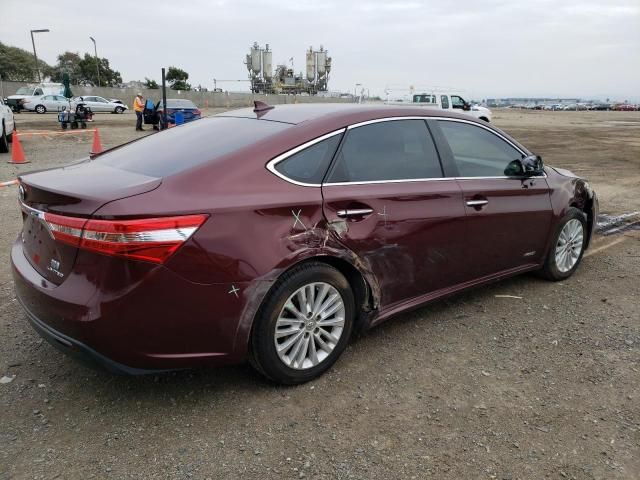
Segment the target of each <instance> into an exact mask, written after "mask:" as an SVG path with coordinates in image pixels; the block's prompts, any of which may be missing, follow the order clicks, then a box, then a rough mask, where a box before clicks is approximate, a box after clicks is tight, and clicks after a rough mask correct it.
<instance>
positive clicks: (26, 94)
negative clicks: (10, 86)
mask: <svg viewBox="0 0 640 480" xmlns="http://www.w3.org/2000/svg"><path fill="white" fill-rule="evenodd" d="M63 94H64V85H62V84H61V83H40V84H38V85H26V86H24V87H20V88H19V89H18V91H17V92H16V93H14V94H13V95H9V96H8V97H7V105H8V106H9V107H11V109H12V110H13V111H14V112H20V110H22V109H23V108H24V102H25V101H26V100H28V99H29V98H30V97H40V96H42V95H63Z"/></svg>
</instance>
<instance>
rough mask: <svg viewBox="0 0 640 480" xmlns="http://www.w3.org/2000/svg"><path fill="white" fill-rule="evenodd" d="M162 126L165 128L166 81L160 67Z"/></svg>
mask: <svg viewBox="0 0 640 480" xmlns="http://www.w3.org/2000/svg"><path fill="white" fill-rule="evenodd" d="M162 125H164V128H167V81H166V78H165V71H164V67H162Z"/></svg>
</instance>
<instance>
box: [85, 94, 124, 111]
mask: <svg viewBox="0 0 640 480" xmlns="http://www.w3.org/2000/svg"><path fill="white" fill-rule="evenodd" d="M73 101H74V103H75V104H78V103H80V102H83V103H85V104H86V105H87V107H89V108H90V109H91V111H92V112H93V113H97V112H110V113H124V111H125V110H127V109H128V108H129V107H127V106H126V105H125V104H124V103H122V102H120V101H119V100H113V99H111V100H108V99H106V98H104V97H98V96H96V95H83V96H81V97H76V98H74V99H73Z"/></svg>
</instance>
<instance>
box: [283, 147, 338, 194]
mask: <svg viewBox="0 0 640 480" xmlns="http://www.w3.org/2000/svg"><path fill="white" fill-rule="evenodd" d="M340 138H341V135H334V136H332V137H329V138H327V139H325V140H322V141H320V142H318V143H315V144H313V145H311V146H310V147H307V148H305V149H304V150H301V151H299V152H297V153H295V154H293V155H291V156H289V157H287V158H286V159H284V160H282V161H281V162H278V163H277V164H276V165H275V167H274V168H275V169H276V171H278V172H279V173H281V174H282V175H284V176H285V177H287V178H290V179H292V180H295V181H296V182H301V183H310V184H314V185H318V184H320V183H322V179H323V178H324V175H325V174H326V173H327V169H328V168H329V164H330V163H331V159H332V158H333V154H334V153H335V151H336V148H337V147H338V144H339V143H340Z"/></svg>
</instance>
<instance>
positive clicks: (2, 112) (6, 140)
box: [0, 98, 15, 153]
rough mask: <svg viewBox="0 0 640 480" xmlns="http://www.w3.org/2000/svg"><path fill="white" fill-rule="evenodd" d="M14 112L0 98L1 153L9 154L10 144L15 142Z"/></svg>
mask: <svg viewBox="0 0 640 480" xmlns="http://www.w3.org/2000/svg"><path fill="white" fill-rule="evenodd" d="M14 130H15V122H14V121H13V111H12V110H11V109H10V108H9V107H8V106H7V105H5V103H4V100H3V99H1V98H0V153H8V152H9V144H10V143H11V142H12V141H13V131H14Z"/></svg>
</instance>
